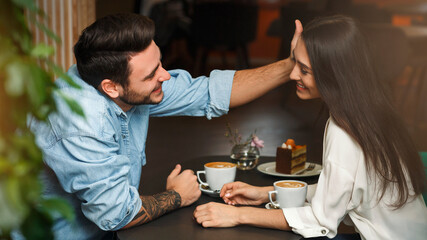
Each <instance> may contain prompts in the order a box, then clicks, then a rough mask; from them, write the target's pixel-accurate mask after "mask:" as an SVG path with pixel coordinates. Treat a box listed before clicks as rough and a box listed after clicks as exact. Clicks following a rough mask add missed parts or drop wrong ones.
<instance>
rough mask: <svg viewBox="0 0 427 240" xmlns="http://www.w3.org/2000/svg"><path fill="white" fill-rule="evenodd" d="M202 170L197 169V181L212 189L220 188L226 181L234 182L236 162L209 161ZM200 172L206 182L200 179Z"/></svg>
mask: <svg viewBox="0 0 427 240" xmlns="http://www.w3.org/2000/svg"><path fill="white" fill-rule="evenodd" d="M204 167H205V170H204V171H197V179H198V180H199V182H200V183H201V184H203V185H205V186H209V188H210V189H211V190H213V191H215V190H221V188H222V186H223V185H224V184H226V183H230V182H234V178H235V177H236V164H234V163H229V162H210V163H206V164H205V165H204ZM200 174H205V175H206V182H203V181H202V179H200Z"/></svg>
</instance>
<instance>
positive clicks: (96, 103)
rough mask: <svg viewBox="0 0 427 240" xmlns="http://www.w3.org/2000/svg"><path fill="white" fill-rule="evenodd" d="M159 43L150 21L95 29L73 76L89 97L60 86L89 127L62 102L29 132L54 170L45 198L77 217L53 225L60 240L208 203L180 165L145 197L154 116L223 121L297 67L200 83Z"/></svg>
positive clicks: (123, 19) (81, 45)
mask: <svg viewBox="0 0 427 240" xmlns="http://www.w3.org/2000/svg"><path fill="white" fill-rule="evenodd" d="M298 23H299V22H298ZM299 26H300V25H299ZM298 29H301V27H299V28H298ZM296 32H298V33H297V34H296V35H295V36H297V35H298V34H300V32H301V30H299V31H296ZM153 37H154V25H153V23H152V21H151V20H149V19H148V18H146V17H143V16H140V15H135V14H118V15H112V16H107V17H104V18H102V19H99V20H98V21H96V22H95V23H93V24H92V25H91V26H89V27H88V28H87V29H85V30H84V31H83V33H82V35H81V36H80V38H79V40H78V42H77V43H76V45H75V46H74V53H75V56H76V60H77V67H76V66H72V67H71V68H70V70H69V71H68V74H69V76H71V77H72V78H73V80H74V82H75V83H76V84H78V85H79V86H80V87H81V89H75V88H72V87H70V86H69V85H68V84H67V83H66V81H63V80H61V79H58V80H57V81H56V83H57V85H58V86H59V87H60V89H61V91H62V92H63V93H64V94H67V95H69V96H72V97H73V98H74V99H76V100H77V101H78V103H79V104H80V105H81V107H82V108H83V110H84V113H85V118H81V117H79V116H76V115H75V114H73V113H72V112H71V111H70V110H69V108H68V107H67V106H66V104H65V103H64V102H63V101H62V100H60V99H59V98H58V99H57V106H58V112H57V113H55V114H52V115H51V116H49V119H48V122H47V124H46V123H33V124H32V125H31V128H32V130H33V131H34V133H35V135H36V141H37V144H38V145H39V146H40V148H41V149H42V151H43V154H44V161H45V163H46V166H47V167H46V171H45V174H43V176H42V180H43V182H44V184H45V192H44V195H45V196H46V197H49V196H61V197H63V198H65V199H67V200H68V201H69V202H70V204H71V205H72V207H73V208H74V210H75V213H76V221H75V222H73V223H68V222H67V221H66V220H64V219H56V220H55V225H54V228H53V230H54V232H55V236H56V237H57V238H58V239H108V238H111V235H112V234H111V233H112V232H111V231H116V230H119V229H122V228H128V227H132V226H135V225H139V224H143V223H146V222H149V221H151V220H153V219H155V218H157V217H159V216H161V215H163V214H164V213H166V212H169V211H172V210H174V209H177V208H179V207H184V206H188V205H190V204H192V203H193V202H195V201H196V200H197V199H198V198H199V196H200V194H201V193H200V190H199V189H198V183H197V180H196V179H197V177H196V176H195V175H194V173H193V172H192V171H191V170H185V171H182V172H181V166H180V165H179V164H178V165H176V167H175V169H174V170H173V171H172V172H171V173H170V175H169V176H168V178H167V186H166V191H165V192H162V193H158V194H155V195H152V196H139V193H138V186H139V182H140V175H141V168H142V166H143V165H145V162H146V160H145V152H144V151H145V141H146V137H147V129H148V120H149V117H150V116H171V115H191V116H206V117H207V118H211V117H217V116H221V115H222V114H226V113H227V112H228V109H229V107H236V106H239V105H242V104H244V103H247V102H249V101H251V100H253V99H255V98H257V97H259V96H261V95H263V94H265V93H266V92H267V91H269V90H271V89H273V88H275V87H277V86H279V85H280V84H283V83H284V82H286V81H288V80H289V73H290V72H291V70H292V67H293V63H292V61H290V60H289V59H285V60H282V61H280V62H277V63H275V64H271V65H268V66H265V67H261V68H257V69H253V70H243V71H237V72H234V71H213V72H211V74H210V76H209V77H204V76H202V77H198V78H192V77H191V76H190V75H189V73H188V72H186V71H183V70H173V71H170V72H168V71H166V70H165V69H164V68H163V67H162V64H161V53H160V51H159V48H158V47H157V46H156V44H155V43H154V41H153ZM147 184H149V183H147ZM189 217H190V216H189Z"/></svg>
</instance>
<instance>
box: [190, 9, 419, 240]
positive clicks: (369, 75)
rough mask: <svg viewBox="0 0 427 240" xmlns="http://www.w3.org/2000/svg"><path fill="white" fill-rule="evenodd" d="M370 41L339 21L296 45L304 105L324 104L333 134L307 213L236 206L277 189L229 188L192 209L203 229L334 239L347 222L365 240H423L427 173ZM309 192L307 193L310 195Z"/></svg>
mask: <svg viewBox="0 0 427 240" xmlns="http://www.w3.org/2000/svg"><path fill="white" fill-rule="evenodd" d="M367 46H368V44H367V42H366V40H365V38H364V36H363V34H362V32H361V30H360V28H359V26H358V25H357V23H356V22H355V21H354V20H353V19H351V18H349V17H345V16H331V17H324V18H320V19H316V20H314V21H312V22H311V23H309V24H308V25H307V27H306V28H305V30H304V31H303V33H302V35H301V38H300V39H299V40H298V42H297V44H296V47H295V49H294V50H293V57H294V61H295V66H294V69H293V71H292V73H291V79H292V80H295V81H296V86H297V95H298V96H299V97H300V98H301V99H313V98H319V97H320V98H321V99H322V100H323V101H324V102H325V104H326V105H327V106H328V108H329V111H330V119H329V120H328V122H327V124H326V128H325V137H324V150H323V171H322V173H321V174H320V176H319V181H318V184H317V188H316V189H315V190H314V191H313V192H314V193H313V194H307V200H308V201H309V202H310V203H311V205H309V206H304V207H300V208H287V209H286V208H285V209H281V210H267V209H261V208H251V207H239V208H237V207H234V206H230V205H235V204H239V205H257V204H261V203H265V202H268V191H271V190H273V187H272V186H270V187H254V186H250V185H248V184H245V183H241V182H235V183H230V184H227V185H224V187H223V188H222V190H221V193H220V196H221V197H222V198H223V199H224V201H225V203H227V204H229V205H225V204H219V203H208V204H205V205H201V206H198V207H197V208H196V210H195V212H194V217H195V218H196V220H197V222H199V223H200V224H202V225H203V226H204V227H231V226H236V225H239V224H250V225H254V226H259V227H268V228H277V229H283V230H292V231H294V232H295V233H298V234H301V235H303V236H304V237H322V236H323V237H328V238H333V237H335V236H336V234H337V228H338V225H339V224H340V222H341V221H342V220H344V222H345V223H346V224H350V225H353V226H354V227H355V230H356V231H357V232H358V233H359V234H360V237H361V238H362V239H425V237H426V236H427V209H426V206H425V204H424V201H423V198H422V195H421V193H422V191H423V189H424V185H425V175H424V167H423V165H422V162H421V161H420V158H419V156H418V154H417V151H416V149H415V147H414V145H413V143H412V140H411V139H410V137H409V134H408V133H407V131H406V129H405V125H404V124H403V123H402V122H401V121H400V120H399V118H398V116H397V114H396V113H395V111H394V109H393V107H392V105H391V103H390V102H391V101H390V98H389V96H388V95H387V93H386V91H385V88H384V87H383V86H382V84H381V83H380V82H379V81H378V80H377V79H378V78H377V77H376V76H375V71H374V68H373V63H372V57H371V56H370V55H369V52H370V51H369V49H368V47H367ZM310 192H311V191H310V190H309V193H310Z"/></svg>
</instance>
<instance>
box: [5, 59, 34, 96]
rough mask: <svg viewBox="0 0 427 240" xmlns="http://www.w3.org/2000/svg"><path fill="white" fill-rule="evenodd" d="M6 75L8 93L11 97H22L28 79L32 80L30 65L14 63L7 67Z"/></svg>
mask: <svg viewBox="0 0 427 240" xmlns="http://www.w3.org/2000/svg"><path fill="white" fill-rule="evenodd" d="M6 73H7V78H6V83H5V89H6V92H7V93H8V94H10V95H11V96H15V97H18V96H21V95H22V94H23V93H24V89H25V87H24V86H25V81H26V79H28V78H31V75H30V70H29V69H28V65H26V64H24V63H22V62H21V61H13V62H11V63H9V64H8V65H7V66H6Z"/></svg>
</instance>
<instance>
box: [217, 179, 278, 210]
mask: <svg viewBox="0 0 427 240" xmlns="http://www.w3.org/2000/svg"><path fill="white" fill-rule="evenodd" d="M271 190H273V187H255V186H252V185H249V184H247V183H243V182H232V183H227V184H225V185H224V186H223V187H222V189H221V192H220V197H221V198H222V199H223V200H224V202H225V203H227V204H229V205H236V204H239V205H260V204H262V203H265V202H268V191H271Z"/></svg>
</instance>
